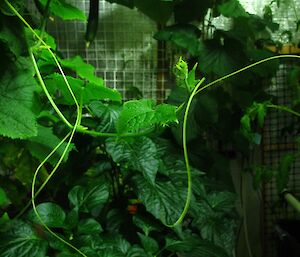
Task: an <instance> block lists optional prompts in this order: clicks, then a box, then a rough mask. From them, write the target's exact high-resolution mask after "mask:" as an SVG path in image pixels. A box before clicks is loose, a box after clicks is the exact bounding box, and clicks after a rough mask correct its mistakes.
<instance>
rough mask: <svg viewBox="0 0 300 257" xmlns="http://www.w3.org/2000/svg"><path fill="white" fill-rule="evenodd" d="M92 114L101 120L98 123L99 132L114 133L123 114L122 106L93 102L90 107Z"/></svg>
mask: <svg viewBox="0 0 300 257" xmlns="http://www.w3.org/2000/svg"><path fill="white" fill-rule="evenodd" d="M89 108H90V110H91V112H92V113H93V114H94V115H95V116H96V117H97V118H99V120H100V121H97V129H96V130H97V131H100V132H114V131H115V124H116V121H117V119H118V117H119V115H120V112H121V106H120V105H115V104H112V103H110V104H108V103H102V102H100V101H94V102H91V103H90V105H89Z"/></svg>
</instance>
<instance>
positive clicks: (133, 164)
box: [106, 137, 159, 183]
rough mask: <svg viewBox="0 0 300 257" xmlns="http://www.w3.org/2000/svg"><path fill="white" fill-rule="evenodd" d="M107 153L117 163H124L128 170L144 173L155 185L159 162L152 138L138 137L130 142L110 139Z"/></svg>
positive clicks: (107, 141) (107, 143)
mask: <svg viewBox="0 0 300 257" xmlns="http://www.w3.org/2000/svg"><path fill="white" fill-rule="evenodd" d="M106 151H107V152H108V153H109V154H110V155H111V157H112V159H113V160H114V162H115V163H122V164H124V165H126V166H127V167H128V168H131V169H133V170H136V171H139V172H142V174H143V175H144V177H145V178H146V179H147V180H148V181H149V182H150V183H154V181H155V177H156V173H157V170H158V164H159V160H158V157H157V149H156V146H155V144H154V143H153V142H152V140H151V139H150V138H147V137H136V138H132V139H128V140H127V139H126V140H125V139H114V138H108V139H107V140H106Z"/></svg>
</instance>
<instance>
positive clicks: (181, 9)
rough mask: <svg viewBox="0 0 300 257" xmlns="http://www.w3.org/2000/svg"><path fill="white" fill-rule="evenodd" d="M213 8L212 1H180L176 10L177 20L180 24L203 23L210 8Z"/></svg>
mask: <svg viewBox="0 0 300 257" xmlns="http://www.w3.org/2000/svg"><path fill="white" fill-rule="evenodd" d="M211 7H213V2H212V1H211V0H201V1H199V0H183V1H178V2H177V3H176V5H175V8H174V16H175V20H176V22H178V23H190V22H192V21H203V20H204V17H205V15H206V14H207V11H208V8H211Z"/></svg>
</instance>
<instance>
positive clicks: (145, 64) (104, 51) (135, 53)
mask: <svg viewBox="0 0 300 257" xmlns="http://www.w3.org/2000/svg"><path fill="white" fill-rule="evenodd" d="M70 3H71V4H73V5H75V6H77V7H78V8H80V9H81V10H83V11H84V12H85V13H86V14H87V15H88V9H89V1H87V0H84V1H82V0H72V1H70ZM99 10H100V12H99V26H98V34H97V38H96V39H95V41H94V43H93V44H92V45H91V46H90V47H89V48H86V47H85V41H84V35H85V27H86V24H85V23H84V22H80V21H69V22H65V21H64V22H62V21H60V20H58V19H56V20H55V21H54V22H52V23H50V24H49V26H48V30H49V32H50V33H51V34H53V35H54V36H55V37H56V38H57V40H58V42H57V43H58V48H59V50H60V52H62V54H63V55H64V56H65V57H72V56H74V55H81V56H83V58H84V59H85V60H86V61H87V62H88V63H90V64H92V65H94V66H95V67H96V73H97V75H99V76H100V77H103V78H104V81H105V83H106V84H107V85H108V86H110V87H113V88H117V89H118V90H119V91H120V92H121V93H122V94H123V97H124V98H128V96H129V95H127V94H126V90H128V89H130V88H131V89H132V87H134V88H138V89H139V90H140V91H141V92H142V95H143V97H145V98H152V99H157V100H158V101H162V100H163V99H159V98H162V97H163V98H164V91H165V88H164V87H165V84H166V83H165V80H166V76H162V75H161V74H164V73H165V72H166V70H167V69H168V68H166V67H165V62H164V61H163V60H158V59H159V58H165V56H163V55H159V54H158V50H157V49H158V44H157V42H156V40H154V39H153V34H154V33H155V32H156V31H157V28H156V24H155V23H154V22H152V21H151V20H150V19H148V18H147V17H146V16H144V15H143V14H141V13H140V12H138V11H137V10H132V9H129V8H126V7H123V6H120V5H117V4H110V3H108V2H106V1H104V0H101V1H100V7H99ZM157 80H158V82H159V86H158V85H157ZM161 80H163V81H162V83H161Z"/></svg>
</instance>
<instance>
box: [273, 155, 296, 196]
mask: <svg viewBox="0 0 300 257" xmlns="http://www.w3.org/2000/svg"><path fill="white" fill-rule="evenodd" d="M294 161H295V156H294V155H293V154H286V155H285V156H283V157H282V158H281V160H280V163H279V167H278V171H277V174H276V176H275V178H276V186H277V191H278V192H279V193H281V192H282V191H283V190H284V189H285V188H286V187H287V185H288V182H289V178H290V171H291V167H292V164H293V162H294Z"/></svg>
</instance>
